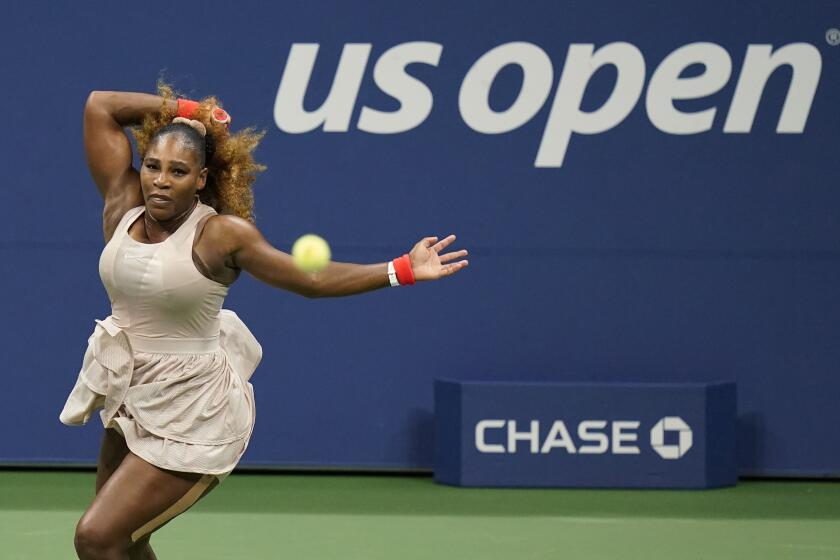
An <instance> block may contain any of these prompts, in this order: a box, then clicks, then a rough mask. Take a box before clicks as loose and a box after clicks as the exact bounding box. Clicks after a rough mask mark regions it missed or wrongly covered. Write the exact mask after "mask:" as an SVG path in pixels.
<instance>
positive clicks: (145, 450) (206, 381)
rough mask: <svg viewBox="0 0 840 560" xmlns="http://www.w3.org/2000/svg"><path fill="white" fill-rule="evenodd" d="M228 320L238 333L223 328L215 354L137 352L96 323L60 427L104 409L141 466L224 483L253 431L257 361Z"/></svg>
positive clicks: (257, 352)
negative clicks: (251, 379)
mask: <svg viewBox="0 0 840 560" xmlns="http://www.w3.org/2000/svg"><path fill="white" fill-rule="evenodd" d="M228 313H231V314H232V312H228ZM233 317H234V318H235V315H233ZM229 319H230V317H229ZM106 321H107V320H106ZM235 321H236V322H237V323H231V321H228V322H227V326H228V327H231V325H233V326H234V327H235V328H237V329H239V330H238V331H237V332H236V333H234V335H233V336H231V332H230V331H231V329H230V328H228V332H227V333H224V332H223V336H222V346H221V347H217V348H216V349H215V350H212V351H207V352H191V353H171V352H165V353H158V352H145V351H137V350H134V349H132V347H131V342H130V340H129V337H128V336H127V335H126V334H125V333H123V332H122V331H120V330H119V329H115V328H113V325H109V324H108V323H106V322H98V323H99V324H98V325H97V327H96V330H95V331H94V333H93V335H91V337H90V338H89V339H88V349H87V351H86V352H85V357H84V360H83V363H82V369H81V371H80V372H79V376H78V379H77V381H76V385H75V386H74V388H73V390H72V391H71V393H70V395H69V397H68V399H67V402H66V404H65V406H64V410H63V411H62V413H61V416H60V420H61V422H63V423H64V424H68V425H81V424H85V423H87V421H88V420H89V419H90V416H91V414H92V413H93V412H94V411H95V410H97V409H99V408H103V410H102V411H101V412H100V417H101V418H102V423H103V425H104V426H105V427H106V428H115V429H117V430H118V431H120V432H121V433H122V435H123V436H124V437H125V441H126V445H127V446H128V448H129V449H130V450H131V452H132V453H134V454H136V455H138V456H139V457H141V458H142V459H144V460H146V461H148V462H149V463H151V464H153V465H156V466H158V467H160V468H163V469H169V470H174V471H182V472H193V473H201V474H210V475H216V476H217V477H219V478H220V479H223V478H224V477H226V476H227V475H228V474H229V473H230V471H232V470H233V468H234V467H235V466H236V464H237V463H238V462H239V459H240V458H241V457H242V454H243V453H244V452H245V449H246V447H247V445H248V440H249V438H250V436H251V432H252V431H253V427H254V420H255V409H254V392H253V387H252V385H251V384H250V383H249V382H248V381H247V379H248V377H249V376H250V374H251V372H252V371H253V368H255V367H256V364H257V363H258V362H259V358H260V357H261V355H262V353H261V349H260V348H259V345H258V344H257V343H256V340H254V339H253V338H252V335H250V332H249V331H247V328H245V327H244V324H242V323H241V321H238V318H236V319H235ZM241 329H244V332H243V331H242V330H241ZM225 334H227V337H225V336H224V335H225ZM226 341H227V342H228V345H227V346H228V348H227V349H226V348H225V342H226ZM243 341H244V343H243ZM231 342H234V343H237V344H231ZM253 345H256V347H254V346H253ZM231 346H233V347H232V348H231ZM249 352H250V354H249ZM243 356H246V357H248V358H250V359H248V360H243ZM254 356H256V359H254ZM243 364H245V365H244V366H243ZM235 366H238V368H237V367H235Z"/></svg>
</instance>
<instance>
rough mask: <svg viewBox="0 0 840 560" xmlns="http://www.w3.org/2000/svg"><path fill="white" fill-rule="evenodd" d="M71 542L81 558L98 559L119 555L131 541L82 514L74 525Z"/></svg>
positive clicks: (83, 559) (85, 559)
mask: <svg viewBox="0 0 840 560" xmlns="http://www.w3.org/2000/svg"><path fill="white" fill-rule="evenodd" d="M73 544H74V546H75V547H76V553H77V554H78V555H79V558H81V559H82V560H99V559H107V558H113V557H115V556H116V557H120V555H121V553H122V552H124V551H125V550H126V549H127V547H128V545H129V544H131V543H129V542H126V539H124V538H123V537H122V536H120V535H118V534H115V533H114V532H113V531H112V530H111V529H109V528H108V527H106V526H104V525H102V524H101V523H97V522H96V521H94V520H91V519H90V518H89V517H88V516H83V517H82V518H81V519H80V520H79V523H78V524H77V525H76V534H75V535H74V537H73Z"/></svg>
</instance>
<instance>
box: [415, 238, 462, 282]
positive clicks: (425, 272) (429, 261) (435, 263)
mask: <svg viewBox="0 0 840 560" xmlns="http://www.w3.org/2000/svg"><path fill="white" fill-rule="evenodd" d="M454 241H455V236H454V235H450V236H448V237H445V238H444V239H441V240H440V241H438V238H437V237H426V238H423V239H422V240H421V241H420V242H419V243H417V245H415V246H414V248H413V249H412V250H411V252H410V253H409V254H408V258H409V259H410V260H411V268H412V271H413V272H414V279H415V280H417V281H418V282H419V281H421V280H437V279H438V278H443V277H444V276H451V275H453V274H455V273H456V272H458V271H459V270H461V269H462V268H466V267H467V265H468V264H469V262H468V261H466V260H460V261H457V262H452V261H454V260H455V259H459V258H461V257H465V256H466V255H467V251H466V249H462V250H460V251H452V252H450V253H444V254H441V251H443V250H444V249H446V248H447V247H449V246H450V245H451V244H452V243H453V242H454Z"/></svg>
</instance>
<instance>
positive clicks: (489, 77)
mask: <svg viewBox="0 0 840 560" xmlns="http://www.w3.org/2000/svg"><path fill="white" fill-rule="evenodd" d="M511 64H516V65H517V66H519V67H520V68H522V86H521V87H520V90H519V95H518V96H517V98H516V100H515V101H514V102H513V104H512V105H511V106H510V107H508V108H507V109H506V110H504V111H501V112H496V111H494V110H493V109H491V108H490V101H489V98H490V88H491V86H492V85H493V81H494V80H495V79H496V76H498V74H499V72H500V71H501V70H502V68H504V67H506V66H509V65H511ZM553 75H554V70H553V69H552V67H551V59H550V58H548V55H547V54H545V51H544V50H542V49H541V48H539V47H538V46H536V45H533V44H531V43H521V42H514V43H505V44H504V45H499V46H498V47H496V48H494V49H491V50H490V51H489V52H487V53H486V54H484V55H483V56H482V57H481V58H479V59H478V60H477V61H476V62H475V64H473V65H472V68H470V69H469V71H468V72H467V75H466V77H465V78H464V81H463V83H462V84H461V91H460V93H459V94H458V108H459V109H460V111H461V118H462V119H464V122H465V123H467V126H469V127H470V128H472V129H473V130H475V131H476V132H481V133H484V134H501V133H503V132H509V131H511V130H514V129H516V128H519V127H520V126H522V125H523V124H525V123H526V122H528V121H529V120H531V118H532V117H533V116H534V115H536V114H537V112H538V111H539V110H540V108H541V107H542V106H543V104H544V103H545V100H546V99H548V94H549V93H550V92H551V83H552V81H553Z"/></svg>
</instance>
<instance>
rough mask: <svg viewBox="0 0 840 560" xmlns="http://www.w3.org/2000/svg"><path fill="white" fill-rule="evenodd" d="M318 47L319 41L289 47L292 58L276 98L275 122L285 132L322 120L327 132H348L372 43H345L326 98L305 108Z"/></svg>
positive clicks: (306, 129)
mask: <svg viewBox="0 0 840 560" xmlns="http://www.w3.org/2000/svg"><path fill="white" fill-rule="evenodd" d="M318 48H319V45H317V44H304V43H295V44H293V45H292V48H291V50H290V51H289V59H288V60H287V61H286V68H285V70H284V71H283V77H282V78H281V79H280V87H279V88H278V89H277V97H276V98H275V100H274V122H275V123H276V124H277V127H278V128H279V129H280V130H282V131H283V132H288V133H291V134H300V133H302V132H309V131H310V130H314V129H316V128H318V127H319V126H321V125H322V124H323V126H324V131H325V132H347V129H348V127H349V125H350V118H351V117H352V116H353V107H354V106H355V105H356V97H357V96H358V95H359V86H360V85H361V83H362V77H363V76H364V74H365V66H367V59H368V55H369V54H370V44H353V43H348V44H346V45H344V49H343V50H342V52H341V59H340V60H339V62H338V69H337V70H336V73H335V79H334V80H333V83H332V87H331V88H330V93H329V94H328V95H327V99H326V100H325V101H324V102H323V104H322V105H321V106H320V107H319V108H318V109H316V110H315V111H306V110H305V109H304V108H303V99H304V96H305V95H306V89H307V87H308V85H309V80H310V78H311V76H312V68H313V66H314V65H315V58H316V57H317V55H318Z"/></svg>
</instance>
